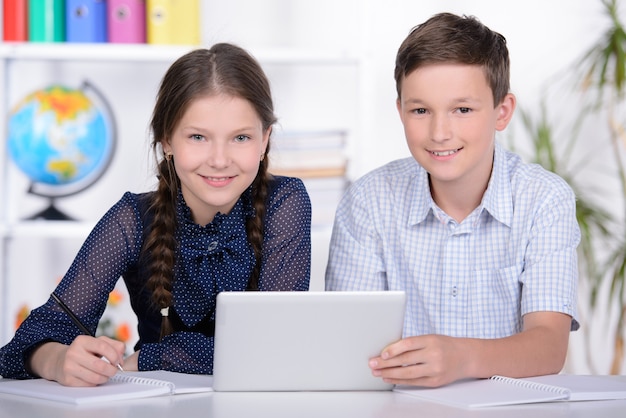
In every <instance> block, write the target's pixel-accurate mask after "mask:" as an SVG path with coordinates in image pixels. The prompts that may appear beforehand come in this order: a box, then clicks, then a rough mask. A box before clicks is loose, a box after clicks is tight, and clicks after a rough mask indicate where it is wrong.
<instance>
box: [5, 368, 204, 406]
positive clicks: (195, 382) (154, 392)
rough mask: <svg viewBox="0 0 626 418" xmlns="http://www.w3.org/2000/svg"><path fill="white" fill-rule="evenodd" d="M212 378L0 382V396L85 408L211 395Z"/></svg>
mask: <svg viewBox="0 0 626 418" xmlns="http://www.w3.org/2000/svg"><path fill="white" fill-rule="evenodd" d="M212 386H213V378H212V376H207V375H193V374H184V373H175V372H168V371H164V370H155V371H145V372H120V373H118V374H116V375H115V376H113V377H112V378H111V379H109V381H108V382H107V383H105V384H103V385H100V386H95V387H69V386H63V385H61V384H59V383H57V382H53V381H50V380H46V379H31V380H13V379H0V393H9V394H12V395H20V396H28V397H31V398H39V399H47V400H51V401H57V402H64V403H71V404H75V405H86V404H92V403H102V402H112V401H119V400H125V399H137V398H148V397H152V396H166V395H177V394H180V393H195V392H211V391H212V390H213V389H212Z"/></svg>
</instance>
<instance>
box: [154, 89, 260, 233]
mask: <svg viewBox="0 0 626 418" xmlns="http://www.w3.org/2000/svg"><path fill="white" fill-rule="evenodd" d="M270 132H271V128H268V129H267V130H263V124H262V122H261V119H260V118H259V116H258V114H257V113H256V111H255V110H254V108H253V107H252V105H251V104H250V103H249V102H248V101H247V100H245V99H242V98H240V97H235V96H229V95H225V94H219V95H215V96H206V97H201V98H198V99H196V100H194V101H193V102H192V103H191V104H190V105H189V107H188V108H187V111H186V112H185V114H184V115H183V117H182V119H181V120H180V122H179V123H178V125H177V126H176V128H175V129H174V132H173V133H172V137H171V138H170V139H169V140H166V141H163V142H162V146H163V151H164V152H165V153H166V154H167V153H171V154H172V156H173V162H174V167H175V168H176V174H177V175H178V178H179V179H180V183H181V189H182V193H183V197H184V198H185V202H186V203H187V205H188V206H189V208H190V209H191V214H192V217H193V220H194V222H196V223H198V224H200V225H206V224H208V223H210V222H211V221H212V220H213V218H214V217H215V214H217V213H218V212H220V213H224V214H226V213H228V212H230V210H231V209H232V208H233V207H234V206H235V203H236V202H237V200H238V199H239V196H240V195H241V193H243V192H244V191H245V190H246V189H247V188H248V186H250V184H252V182H253V181H254V179H255V177H256V175H257V173H258V171H259V162H260V160H261V158H262V156H263V155H264V154H265V150H266V148H267V144H268V141H269V135H270Z"/></svg>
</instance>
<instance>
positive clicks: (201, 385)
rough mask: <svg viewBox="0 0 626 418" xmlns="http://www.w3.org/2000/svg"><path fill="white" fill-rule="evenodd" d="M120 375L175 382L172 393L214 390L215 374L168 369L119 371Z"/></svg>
mask: <svg viewBox="0 0 626 418" xmlns="http://www.w3.org/2000/svg"><path fill="white" fill-rule="evenodd" d="M118 375H129V376H133V377H137V378H149V379H156V380H164V381H167V382H170V383H173V392H172V393H174V394H181V393H198V392H212V391H213V376H210V375H200V374H186V373H176V372H170V371H166V370H151V371H141V372H124V373H118Z"/></svg>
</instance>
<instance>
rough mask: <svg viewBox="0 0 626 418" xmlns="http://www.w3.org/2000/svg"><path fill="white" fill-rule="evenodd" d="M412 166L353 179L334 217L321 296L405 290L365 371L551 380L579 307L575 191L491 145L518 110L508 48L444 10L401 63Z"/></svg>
mask: <svg viewBox="0 0 626 418" xmlns="http://www.w3.org/2000/svg"><path fill="white" fill-rule="evenodd" d="M395 79H396V88H397V93H398V99H397V108H398V113H399V114H400V120H401V121H402V124H403V126H404V131H405V136H406V140H407V143H408V146H409V149H410V151H411V154H412V156H413V158H406V159H403V160H397V161H394V162H391V163H389V164H387V165H385V166H383V167H380V168H379V169H377V170H374V171H373V172H371V173H369V174H366V175H365V176H364V177H363V178H361V179H360V180H358V181H356V182H355V183H354V184H353V185H352V186H351V188H350V189H349V190H348V191H347V192H346V195H345V196H344V198H343V199H342V201H341V203H340V205H339V207H338V209H337V214H336V218H335V225H334V228H333V235H332V238H331V245H330V257H329V262H328V266H327V271H326V288H327V290H404V291H405V292H406V294H407V307H406V314H405V323H404V338H403V339H402V340H400V341H398V342H396V343H394V344H391V345H389V346H387V347H385V348H384V349H383V351H382V352H381V354H380V356H378V357H375V358H372V359H371V360H370V362H369V366H370V368H371V369H372V373H373V374H374V375H375V376H380V377H381V378H383V379H384V380H385V381H387V382H389V383H394V384H410V385H419V386H441V385H445V384H447V383H450V382H453V381H455V380H458V379H462V378H486V377H490V376H492V375H494V374H500V375H506V376H510V377H523V376H534V375H541V374H550V373H557V372H559V371H560V370H561V368H562V367H563V364H564V361H565V356H566V353H567V344H568V339H569V332H570V330H575V329H577V328H578V323H577V321H576V320H575V319H574V316H575V306H576V284H577V274H578V273H577V259H576V247H577V245H578V242H579V240H580V231H579V229H578V224H577V223H576V206H575V197H574V194H573V192H572V190H571V189H570V188H569V187H568V185H567V184H566V183H565V182H564V181H563V180H562V179H561V178H559V177H557V176H556V175H554V174H553V173H550V172H548V171H546V170H544V169H542V168H541V167H539V166H537V165H530V164H525V163H523V162H522V161H521V159H520V158H519V157H518V156H516V155H514V154H512V153H510V152H508V151H506V150H504V149H503V148H501V146H500V145H499V144H498V143H496V141H495V132H496V131H502V130H503V129H505V128H506V126H507V125H508V123H509V121H510V120H511V117H512V116H513V112H514V110H515V104H516V100H515V96H513V94H511V93H510V92H509V57H508V50H507V47H506V40H505V39H504V37H502V36H501V35H500V34H498V33H495V32H493V31H491V30H490V29H489V28H487V27H485V26H484V25H483V24H482V23H480V22H479V21H478V20H477V19H475V18H472V17H459V16H456V15H452V14H449V13H442V14H438V15H435V16H433V17H432V18H431V19H429V20H428V21H426V22H425V23H423V24H422V25H419V26H417V27H416V28H414V29H413V31H412V32H411V33H410V34H409V36H408V37H407V38H406V39H405V41H404V42H403V43H402V45H401V46H400V49H399V51H398V55H397V57H396V68H395Z"/></svg>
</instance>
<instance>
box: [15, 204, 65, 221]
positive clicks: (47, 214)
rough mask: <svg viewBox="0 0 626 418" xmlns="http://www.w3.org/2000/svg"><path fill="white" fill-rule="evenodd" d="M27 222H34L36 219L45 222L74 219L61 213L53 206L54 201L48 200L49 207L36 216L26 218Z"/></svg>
mask: <svg viewBox="0 0 626 418" xmlns="http://www.w3.org/2000/svg"><path fill="white" fill-rule="evenodd" d="M26 219H27V220H29V221H34V220H37V219H41V220H45V221H73V220H74V218H72V217H70V216H68V215H66V214H65V213H63V212H61V211H60V210H59V209H57V208H56V206H54V199H50V205H48V207H47V208H45V209H44V210H42V211H40V212H37V213H36V214H34V215H32V216H30V217H28V218H26Z"/></svg>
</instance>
